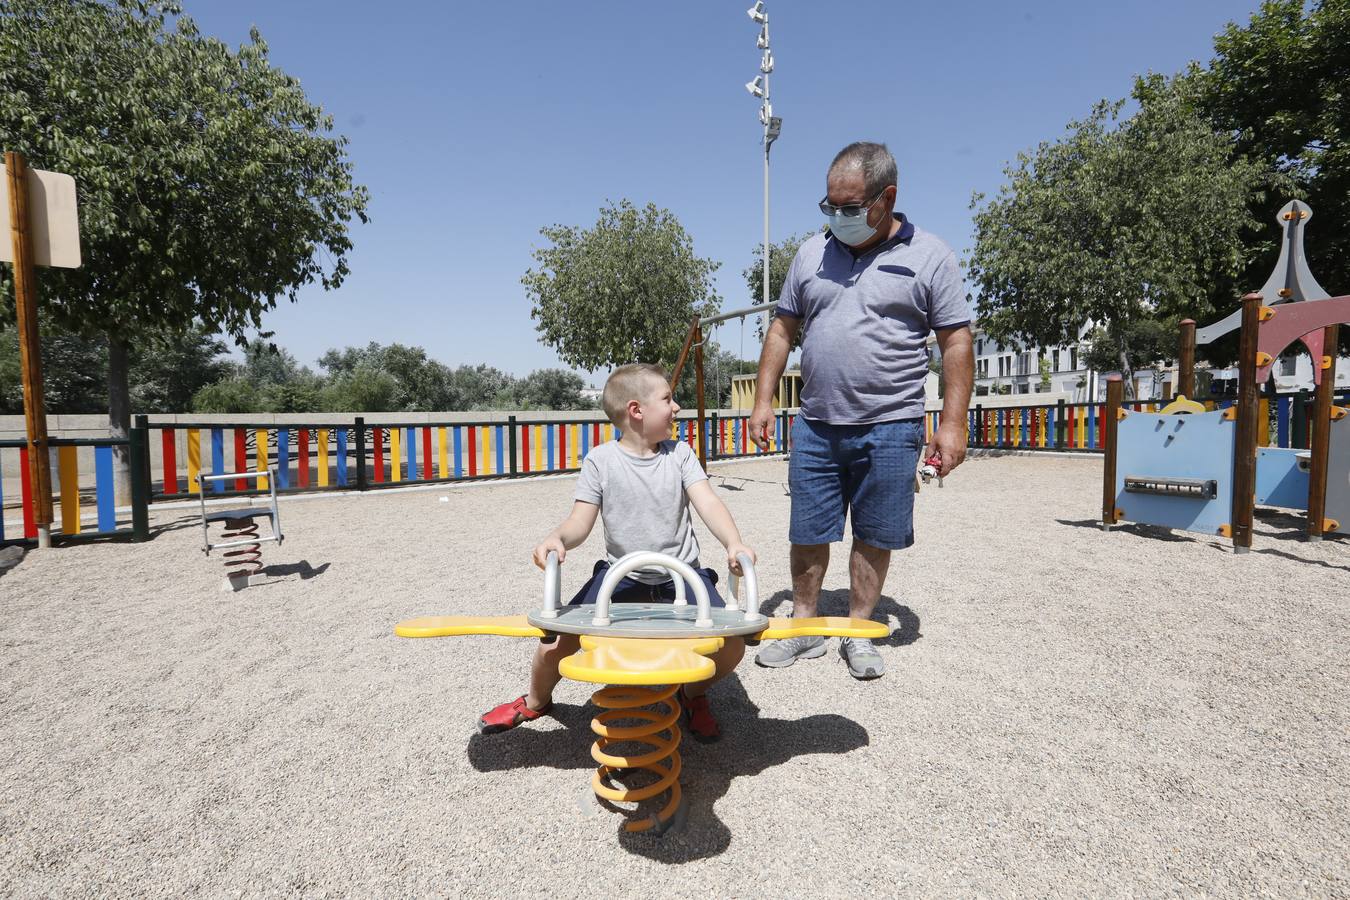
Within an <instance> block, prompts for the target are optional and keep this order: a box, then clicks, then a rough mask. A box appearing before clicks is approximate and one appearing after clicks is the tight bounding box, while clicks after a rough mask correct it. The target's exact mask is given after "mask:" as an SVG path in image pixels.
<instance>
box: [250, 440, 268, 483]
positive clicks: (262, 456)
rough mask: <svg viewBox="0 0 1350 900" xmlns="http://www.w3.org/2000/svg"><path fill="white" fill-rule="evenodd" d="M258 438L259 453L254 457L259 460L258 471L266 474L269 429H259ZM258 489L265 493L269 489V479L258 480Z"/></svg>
mask: <svg viewBox="0 0 1350 900" xmlns="http://www.w3.org/2000/svg"><path fill="white" fill-rule="evenodd" d="M256 436H257V439H258V447H257V452H256V453H255V454H253V455H254V456H256V457H257V459H258V465H257V471H259V472H266V471H267V429H266V428H259V429H258V430H257V433H256ZM258 489H259V490H263V491H265V490H267V489H268V480H267V477H266V476H264V477H262V478H259V479H258Z"/></svg>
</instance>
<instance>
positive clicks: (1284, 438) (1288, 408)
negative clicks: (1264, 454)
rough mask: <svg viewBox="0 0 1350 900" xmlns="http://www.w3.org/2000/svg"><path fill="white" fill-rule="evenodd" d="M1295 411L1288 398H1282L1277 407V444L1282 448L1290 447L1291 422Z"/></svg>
mask: <svg viewBox="0 0 1350 900" xmlns="http://www.w3.org/2000/svg"><path fill="white" fill-rule="evenodd" d="M1293 409H1294V405H1293V404H1292V403H1291V402H1289V398H1288V397H1281V398H1280V400H1279V402H1278V403H1277V404H1276V406H1275V443H1276V444H1278V445H1279V446H1281V447H1288V446H1289V420H1290V416H1291V413H1292V412H1293Z"/></svg>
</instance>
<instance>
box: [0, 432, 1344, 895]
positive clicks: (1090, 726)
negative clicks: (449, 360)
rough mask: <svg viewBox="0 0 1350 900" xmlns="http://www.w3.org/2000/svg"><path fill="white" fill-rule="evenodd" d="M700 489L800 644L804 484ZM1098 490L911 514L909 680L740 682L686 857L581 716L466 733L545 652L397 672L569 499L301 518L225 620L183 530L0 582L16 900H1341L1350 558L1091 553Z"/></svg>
mask: <svg viewBox="0 0 1350 900" xmlns="http://www.w3.org/2000/svg"><path fill="white" fill-rule="evenodd" d="M714 472H720V473H724V474H726V475H728V476H736V477H748V478H753V479H756V480H755V481H748V482H744V483H743V484H741V486H740V487H741V489H740V490H735V489H731V488H719V494H720V495H721V496H722V497H723V498H724V499H725V500H726V502H727V504H728V505H729V506H730V508H731V510H732V512H733V513H734V514H735V516H736V518H737V520H738V522H739V523H740V526H741V528H742V530H743V532H744V534H745V537H746V539H747V541H748V542H749V543H751V545H752V546H754V547H756V548H757V549H758V551H759V553H760V555H761V565H760V583H761V585H762V586H763V588H762V596H761V601H762V608H763V609H764V610H765V611H766V612H772V613H776V614H786V613H787V611H788V610H789V609H790V594H789V592H788V591H787V590H786V588H787V586H788V584H789V581H788V572H787V547H786V543H785V541H786V530H787V529H786V523H787V514H788V502H789V500H788V497H786V496H785V495H784V491H783V488H782V487H781V485H780V483H779V482H781V481H782V480H784V479H786V464H785V463H783V462H781V461H767V462H765V461H761V462H755V463H749V464H736V465H725V466H721V467H715V468H714ZM1100 472H1101V469H1100V460H1096V459H1087V458H1066V457H1047V456H1042V457H1035V458H1028V457H1002V458H996V459H980V460H974V461H972V462H971V463H969V464H968V465H967V466H966V467H964V468H963V469H961V470H960V472H959V473H958V474H957V475H956V476H955V477H952V478H950V479H948V481H947V485H946V487H945V488H943V489H941V490H939V489H937V488H936V486H932V487H929V488H926V489H925V490H924V491H923V492H922V493H921V494H920V496H919V497H918V500H917V506H918V511H917V521H918V525H917V527H918V540H919V543H918V544H917V545H916V546H915V547H914V548H913V549H911V550H909V551H906V552H905V553H903V554H898V555H897V557H896V561H895V563H894V566H893V571H892V572H891V574H890V578H889V580H888V582H887V584H886V589H885V592H884V596H883V598H882V601H881V604H880V606H879V608H878V612H877V615H878V617H880V618H884V619H885V620H886V621H887V622H889V623H890V624H891V625H892V626H893V633H892V635H891V637H890V638H889V639H888V640H886V641H884V642H882V643H883V644H884V646H883V647H882V655H883V656H884V658H885V660H886V663H887V666H888V667H889V672H888V674H887V676H886V677H885V678H883V679H881V680H879V681H875V682H869V683H859V682H855V681H853V680H852V679H851V678H849V676H848V674H847V672H846V671H845V669H844V667H843V664H842V662H841V661H840V660H839V658H838V656H837V655H836V654H835V653H833V652H831V653H830V654H828V655H827V656H825V657H823V658H821V659H817V660H811V661H804V662H801V663H799V664H798V665H796V666H794V667H793V668H791V669H786V670H768V669H762V668H759V667H757V666H755V665H753V664H752V663H751V661H750V656H749V655H747V658H746V662H745V663H744V664H743V665H742V667H741V668H740V670H738V672H737V673H736V674H734V675H733V676H732V677H730V678H728V679H727V680H726V681H725V682H723V683H722V684H720V685H719V686H718V687H717V688H716V689H715V690H714V692H713V698H714V706H715V709H716V710H717V711H718V714H719V716H720V718H721V722H722V727H723V731H724V734H725V738H724V739H723V740H722V742H721V743H720V744H716V745H709V746H705V745H701V744H697V743H694V742H692V741H686V742H685V745H684V753H685V770H684V776H683V778H682V781H683V783H684V785H685V788H686V795H687V797H688V800H689V811H688V820H687V823H686V824H685V825H684V827H683V828H682V829H680V830H678V831H674V832H671V833H669V834H667V835H666V836H665V838H664V839H661V840H658V839H654V838H651V837H645V836H637V837H634V836H629V835H626V834H620V833H619V825H620V822H621V821H622V816H621V815H620V814H619V813H616V812H613V811H610V810H606V809H603V808H601V807H599V806H598V805H597V804H596V803H595V802H594V800H593V799H591V795H590V794H589V791H588V788H587V785H588V782H589V778H590V775H591V771H592V769H593V763H592V761H591V760H590V757H589V753H588V747H589V744H590V741H591V735H590V732H589V729H588V722H589V719H590V716H591V715H592V714H593V708H589V707H588V706H587V698H588V696H589V694H590V690H591V689H590V688H588V687H587V686H585V685H581V684H576V683H571V682H564V683H563V684H562V685H561V686H560V690H559V693H558V695H557V698H556V699H557V704H556V706H555V710H556V716H555V718H553V719H548V720H543V721H541V722H540V723H535V724H533V725H531V726H527V727H523V728H520V729H517V730H516V731H514V732H510V733H507V734H503V735H497V736H494V737H487V738H484V737H481V736H478V735H476V734H475V728H474V726H475V720H476V717H477V716H478V715H479V714H480V713H481V712H482V711H483V710H484V709H485V708H487V707H488V706H491V705H493V704H494V703H496V702H499V701H501V700H506V699H509V698H511V697H514V696H516V695H517V694H518V693H520V692H521V691H522V690H523V688H524V682H525V677H526V671H527V661H528V657H529V653H530V651H531V648H532V645H531V643H530V642H528V641H522V640H518V639H510V638H491V637H478V638H448V639H441V640H423V641H410V640H402V639H399V638H396V637H394V635H393V625H394V623H395V622H396V621H398V620H400V619H403V618H406V617H410V616H414V615H421V614H426V613H482V614H507V613H515V612H523V611H525V610H527V609H528V608H530V607H532V606H534V605H537V604H538V603H539V602H540V585H541V578H540V576H539V573H538V571H537V570H536V569H534V568H533V567H532V566H531V565H530V563H529V561H528V556H529V551H530V548H531V546H532V545H533V543H534V542H535V541H537V540H538V539H539V538H540V537H542V536H543V535H544V534H545V533H546V531H547V530H548V529H549V528H550V527H552V526H553V525H554V524H555V523H556V521H557V520H558V519H560V518H561V517H562V515H563V514H564V513H565V512H566V510H567V508H568V506H569V503H570V494H571V491H572V488H573V482H572V480H571V479H552V480H532V481H525V482H516V483H504V484H493V485H474V486H465V487H456V488H450V489H439V490H429V491H428V490H424V491H410V492H405V493H378V494H370V495H364V496H342V497H332V498H306V499H297V500H295V501H293V502H287V503H285V504H284V506H283V517H284V522H285V526H286V531H287V534H288V537H287V540H286V543H285V544H284V545H283V546H282V547H279V548H278V547H276V546H273V545H268V546H266V547H265V548H264V561H265V562H267V563H268V564H269V570H268V572H269V574H270V575H271V576H272V580H271V581H270V582H269V583H266V584H262V585H257V586H253V587H250V588H248V589H247V590H245V591H242V592H240V593H238V594H232V593H223V592H222V591H221V590H220V584H221V574H220V573H221V564H220V562H219V560H218V558H217V557H215V556H213V557H211V558H209V559H207V558H204V557H203V556H202V554H201V553H200V551H199V550H198V549H197V546H196V545H197V541H198V540H199V533H198V532H197V531H196V530H195V529H194V527H193V520H192V517H191V516H192V511H191V510H188V509H177V510H162V509H161V510H158V511H157V512H156V514H155V515H156V518H155V524H156V525H158V526H162V527H163V529H164V530H162V531H160V532H159V533H158V535H157V536H156V538H155V539H154V540H153V541H151V542H150V543H148V544H145V545H130V544H104V545H95V546H83V547H75V548H67V549H61V550H57V551H52V552H41V553H40V552H32V553H29V554H27V555H26V556H23V557H22V558H17V557H18V553H17V551H10V553H9V555H8V557H7V558H6V559H4V560H0V573H3V574H0V637H3V642H4V653H3V658H2V659H0V667H2V668H0V672H3V677H2V678H0V698H3V699H0V728H2V729H3V730H2V731H0V733H2V734H3V735H4V739H3V741H2V742H0V760H2V762H0V892H3V893H5V894H9V895H16V896H72V895H89V894H123V895H126V894H137V895H142V894H151V895H165V894H173V895H183V894H209V895H216V894H227V893H228V894H254V893H261V892H267V893H292V892H295V893H311V894H332V895H347V894H358V895H367V896H375V895H378V896H391V895H407V894H414V893H417V894H420V893H428V892H435V893H440V894H468V895H498V894H505V893H508V892H509V893H517V894H522V893H528V894H543V893H548V894H551V895H561V896H587V897H594V896H606V895H612V896H650V895H657V894H660V895H663V896H696V895H697V896H709V895H718V896H721V895H726V896H783V895H805V894H822V893H825V892H838V891H842V890H845V889H856V890H859V891H865V892H867V893H869V894H874V895H875V894H881V895H893V894H922V895H942V896H947V895H974V894H978V895H1023V896H1025V895H1038V896H1043V895H1060V896H1084V895H1103V894H1105V895H1121V894H1131V895H1133V894H1147V895H1157V894H1173V893H1180V894H1225V895H1253V894H1267V895H1278V896H1299V895H1312V896H1350V839H1348V835H1350V821H1348V819H1350V816H1348V814H1347V809H1348V808H1350V803H1348V802H1347V801H1348V799H1350V797H1348V794H1350V788H1348V787H1347V785H1350V754H1348V753H1347V750H1348V749H1350V747H1348V744H1350V738H1348V737H1347V735H1348V734H1350V728H1348V727H1347V725H1348V724H1350V702H1347V701H1350V696H1348V694H1350V691H1348V690H1347V685H1348V684H1350V679H1348V678H1347V676H1348V675H1350V663H1348V662H1347V656H1346V652H1345V648H1346V646H1347V644H1350V621H1348V618H1347V611H1346V597H1347V590H1346V585H1347V583H1348V581H1347V571H1350V548H1348V547H1347V545H1346V544H1345V543H1342V542H1327V543H1323V544H1306V543H1303V542H1301V541H1300V540H1299V539H1298V526H1299V523H1298V520H1297V519H1295V518H1292V517H1289V516H1284V515H1281V514H1276V513H1263V514H1262V515H1261V518H1259V520H1258V523H1257V536H1256V552H1253V553H1251V554H1249V555H1246V556H1243V557H1241V558H1235V557H1234V556H1233V554H1232V552H1231V550H1230V549H1229V548H1228V547H1227V546H1225V544H1224V542H1222V541H1220V540H1218V539H1210V538H1205V537H1202V536H1193V535H1183V534H1180V533H1177V534H1171V533H1168V532H1163V531H1160V530H1156V529H1149V528H1141V527H1136V526H1127V527H1122V528H1119V529H1117V530H1116V531H1115V532H1114V533H1110V534H1106V533H1103V532H1102V531H1100V530H1099V529H1098V528H1097V527H1096V526H1095V524H1094V521H1093V520H1094V516H1095V515H1096V511H1097V509H1098V507H1099V502H1100V501H1099V498H1100V491H1099V484H1100V481H1099V479H1100ZM442 498H448V502H442ZM700 540H701V541H702V544H703V548H704V554H703V558H704V562H705V563H707V564H715V565H716V567H717V568H719V569H724V568H725V565H724V563H723V562H722V557H721V556H720V555H719V554H718V552H717V550H718V549H719V548H718V547H717V545H716V542H715V541H714V540H713V539H712V538H711V537H710V536H709V535H708V534H707V532H706V531H700ZM602 546H603V545H602V541H601V538H600V535H599V530H598V529H597V532H596V534H595V535H593V536H592V538H591V540H590V541H589V542H588V543H587V544H586V546H584V547H582V548H579V549H577V550H576V551H573V553H574V556H573V557H572V561H569V563H568V564H567V566H565V567H564V569H565V572H564V590H565V591H567V592H569V593H570V590H569V589H575V587H576V586H578V585H579V584H580V582H581V580H582V579H583V572H582V571H581V570H582V568H583V567H585V568H589V565H590V562H591V561H592V560H593V559H594V558H595V557H596V556H597V555H598V554H599V553H600V552H601V549H602ZM843 549H844V547H843V545H836V551H835V554H834V558H833V565H832V568H831V571H830V573H829V575H828V576H827V579H826V589H827V592H826V595H825V598H824V601H823V606H824V611H825V612H826V613H833V614H843V613H844V612H845V610H846V606H847V576H846V571H845V565H844V562H845V556H844V553H843ZM832 643H833V642H832ZM832 650H833V647H832ZM751 652H752V653H753V650H752V651H751Z"/></svg>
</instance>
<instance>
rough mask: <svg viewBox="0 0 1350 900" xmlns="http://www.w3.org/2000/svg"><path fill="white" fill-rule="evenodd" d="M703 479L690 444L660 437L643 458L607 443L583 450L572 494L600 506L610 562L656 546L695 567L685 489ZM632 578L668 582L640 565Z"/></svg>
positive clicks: (695, 546)
mask: <svg viewBox="0 0 1350 900" xmlns="http://www.w3.org/2000/svg"><path fill="white" fill-rule="evenodd" d="M707 478H708V476H707V475H705V474H704V472H703V468H702V467H701V466H700V465H699V464H698V457H696V456H694V451H693V450H691V449H690V448H689V445H688V444H684V443H680V442H679V441H662V442H661V443H660V444H658V445H657V450H656V453H655V454H654V455H652V456H649V457H645V458H643V457H637V456H634V455H632V454H631V453H629V452H628V451H627V450H624V449H623V448H622V447H620V446H619V442H618V441H609V442H608V443H604V444H601V445H600V446H598V447H596V448H595V449H593V450H592V451H591V452H590V453H588V454H586V459H585V460H584V461H583V462H582V464H581V477H579V478H578V479H577V490H576V494H575V497H576V499H577V500H580V501H582V502H583V503H594V504H595V505H597V506H599V507H600V517H601V520H602V521H603V522H604V525H605V552H606V553H607V554H608V557H609V562H610V564H611V565H612V564H614V563H615V562H617V561H618V559H619V558H620V557H621V556H624V555H625V554H628V553H632V552H633V551H635V550H654V551H656V552H658V553H665V554H667V555H669V556H673V557H675V558H676V559H678V560H679V561H680V562H683V563H688V564H689V565H691V566H697V565H698V539H697V538H696V537H694V527H693V523H692V522H691V521H690V518H689V498H688V496H687V495H686V494H685V491H686V490H688V489H689V487H690V485H693V484H697V483H698V482H700V481H706V480H707ZM631 577H632V578H635V579H637V580H638V581H642V582H645V583H647V584H660V583H661V582H663V581H669V580H670V575H669V573H667V572H666V571H665V570H664V569H639V570H638V571H636V572H633V573H632V575H631Z"/></svg>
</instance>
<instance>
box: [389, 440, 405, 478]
mask: <svg viewBox="0 0 1350 900" xmlns="http://www.w3.org/2000/svg"><path fill="white" fill-rule="evenodd" d="M402 473H403V429H402V428H390V429H389V480H390V481H402V480H403V475H402Z"/></svg>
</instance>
